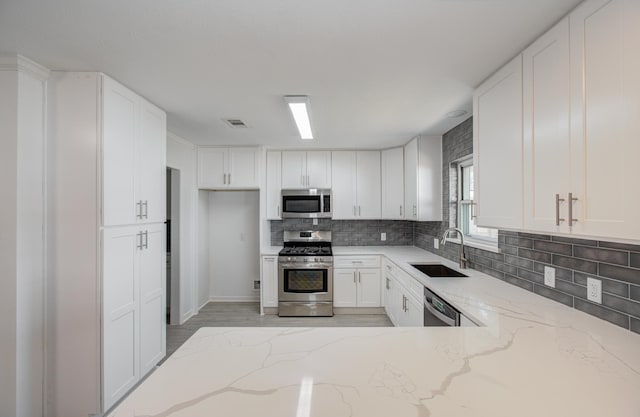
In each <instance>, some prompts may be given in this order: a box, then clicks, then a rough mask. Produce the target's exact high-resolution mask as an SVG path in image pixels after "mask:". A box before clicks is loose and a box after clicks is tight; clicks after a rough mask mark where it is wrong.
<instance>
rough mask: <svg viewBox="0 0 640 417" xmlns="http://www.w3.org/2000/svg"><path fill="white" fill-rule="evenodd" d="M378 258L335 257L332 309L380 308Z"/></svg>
mask: <svg viewBox="0 0 640 417" xmlns="http://www.w3.org/2000/svg"><path fill="white" fill-rule="evenodd" d="M380 277H381V275H380V257H379V256H335V257H334V269H333V306H334V307H382V294H381V292H382V291H381V285H380Z"/></svg>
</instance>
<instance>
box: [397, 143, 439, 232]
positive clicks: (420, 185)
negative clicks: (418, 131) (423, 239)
mask: <svg viewBox="0 0 640 417" xmlns="http://www.w3.org/2000/svg"><path fill="white" fill-rule="evenodd" d="M403 212H404V218H405V219H407V220H417V221H441V220H442V137H440V136H424V137H422V136H420V137H417V138H414V139H412V140H411V141H410V142H409V143H408V144H407V145H405V147H404V210H403Z"/></svg>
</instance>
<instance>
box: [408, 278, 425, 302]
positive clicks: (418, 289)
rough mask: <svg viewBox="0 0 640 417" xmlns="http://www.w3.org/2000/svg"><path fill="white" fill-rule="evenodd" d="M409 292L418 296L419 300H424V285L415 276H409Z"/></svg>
mask: <svg viewBox="0 0 640 417" xmlns="http://www.w3.org/2000/svg"><path fill="white" fill-rule="evenodd" d="M409 293H410V294H411V295H412V296H414V297H416V299H417V300H422V298H423V297H424V285H422V284H421V283H420V282H418V280H416V279H415V278H413V277H411V278H409Z"/></svg>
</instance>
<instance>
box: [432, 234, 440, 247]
mask: <svg viewBox="0 0 640 417" xmlns="http://www.w3.org/2000/svg"><path fill="white" fill-rule="evenodd" d="M433 249H440V241H439V240H438V238H435V237H434V238H433Z"/></svg>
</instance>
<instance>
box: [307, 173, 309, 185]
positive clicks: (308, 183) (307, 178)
mask: <svg viewBox="0 0 640 417" xmlns="http://www.w3.org/2000/svg"><path fill="white" fill-rule="evenodd" d="M308 186H309V176H308V175H307V187H308Z"/></svg>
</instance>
